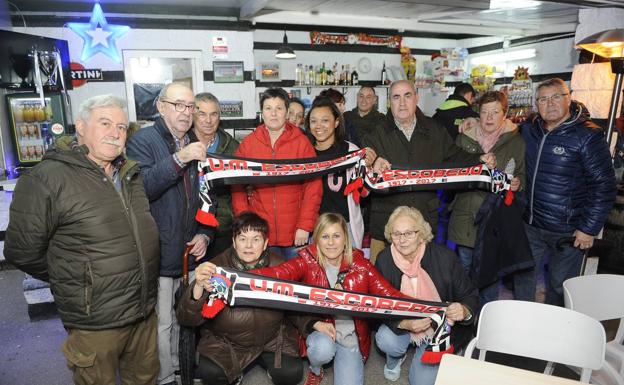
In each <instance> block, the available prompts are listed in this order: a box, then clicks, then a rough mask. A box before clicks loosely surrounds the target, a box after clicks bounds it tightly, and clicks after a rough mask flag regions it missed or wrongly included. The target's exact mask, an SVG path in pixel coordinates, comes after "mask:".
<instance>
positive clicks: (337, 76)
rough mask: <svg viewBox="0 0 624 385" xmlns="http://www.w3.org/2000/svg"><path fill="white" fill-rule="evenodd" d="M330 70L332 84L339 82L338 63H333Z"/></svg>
mask: <svg viewBox="0 0 624 385" xmlns="http://www.w3.org/2000/svg"><path fill="white" fill-rule="evenodd" d="M332 72H333V73H334V85H335V86H337V85H338V84H340V74H339V73H338V63H337V62H335V63H334V67H333V68H332Z"/></svg>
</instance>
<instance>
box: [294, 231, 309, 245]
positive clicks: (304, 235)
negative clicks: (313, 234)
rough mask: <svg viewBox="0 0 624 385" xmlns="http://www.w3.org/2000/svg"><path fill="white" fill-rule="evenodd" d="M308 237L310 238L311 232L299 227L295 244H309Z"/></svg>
mask: <svg viewBox="0 0 624 385" xmlns="http://www.w3.org/2000/svg"><path fill="white" fill-rule="evenodd" d="M308 239H310V232H309V231H305V230H301V229H297V231H295V246H297V247H299V246H305V245H307V244H308Z"/></svg>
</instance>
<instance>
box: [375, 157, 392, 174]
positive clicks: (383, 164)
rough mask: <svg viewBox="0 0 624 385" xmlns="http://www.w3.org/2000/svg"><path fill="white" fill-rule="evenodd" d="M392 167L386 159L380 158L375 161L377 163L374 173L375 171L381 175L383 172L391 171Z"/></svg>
mask: <svg viewBox="0 0 624 385" xmlns="http://www.w3.org/2000/svg"><path fill="white" fill-rule="evenodd" d="M390 166H391V165H390V162H388V161H387V160H386V159H384V158H382V157H381V156H379V157H377V160H376V161H375V163H373V171H375V172H376V173H378V174H381V173H382V172H384V171H386V170H389V169H390Z"/></svg>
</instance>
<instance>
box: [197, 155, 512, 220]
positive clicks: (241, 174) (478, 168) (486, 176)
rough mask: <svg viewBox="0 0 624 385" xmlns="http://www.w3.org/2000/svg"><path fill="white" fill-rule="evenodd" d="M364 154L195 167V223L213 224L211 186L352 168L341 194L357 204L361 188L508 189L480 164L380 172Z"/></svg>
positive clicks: (218, 161)
mask: <svg viewBox="0 0 624 385" xmlns="http://www.w3.org/2000/svg"><path fill="white" fill-rule="evenodd" d="M365 157H366V150H365V149H360V150H356V151H351V152H346V153H343V154H339V155H333V156H332V155H330V156H327V155H325V156H319V157H316V158H306V159H272V160H267V159H251V158H237V157H232V156H224V155H216V154H213V155H212V156H211V157H208V158H206V160H205V161H204V162H199V163H198V168H199V185H200V192H199V194H200V198H201V201H202V207H201V208H200V209H199V210H198V212H197V216H196V219H197V220H198V221H199V222H201V223H204V224H207V225H210V226H214V224H215V223H216V219H214V215H213V214H211V211H214V210H211V208H212V207H213V202H214V197H212V196H211V193H210V189H211V187H212V186H215V185H220V184H226V185H232V184H256V183H285V182H291V181H293V180H302V179H309V178H316V177H320V176H323V175H327V174H331V173H337V172H340V171H342V170H346V169H353V170H354V171H355V172H353V173H351V179H350V180H349V182H348V185H347V187H346V188H345V195H349V194H352V196H353V198H354V199H355V201H356V202H359V198H360V196H361V195H362V194H363V193H364V190H365V189H367V188H368V189H372V190H385V189H393V190H397V191H403V190H405V191H418V190H435V189H438V188H444V189H484V190H487V191H492V192H494V193H500V192H503V191H509V186H510V181H511V175H508V174H506V173H504V172H501V171H500V170H490V169H488V168H487V167H486V166H485V165H484V164H477V165H471V166H467V167H464V166H459V167H457V166H455V167H454V166H451V167H434V168H422V169H416V168H408V167H400V166H397V165H393V168H392V169H390V170H386V171H384V172H382V173H380V174H377V173H375V172H373V170H372V169H370V168H367V167H366V166H365V165H364V159H365Z"/></svg>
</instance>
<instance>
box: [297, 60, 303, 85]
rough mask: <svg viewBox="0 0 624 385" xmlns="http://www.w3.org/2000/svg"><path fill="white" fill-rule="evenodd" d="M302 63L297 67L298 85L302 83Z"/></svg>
mask: <svg viewBox="0 0 624 385" xmlns="http://www.w3.org/2000/svg"><path fill="white" fill-rule="evenodd" d="M302 73H303V72H302V69H301V64H297V68H295V84H296V85H298V86H301V85H302V83H303V82H302V81H301V74H302Z"/></svg>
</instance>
